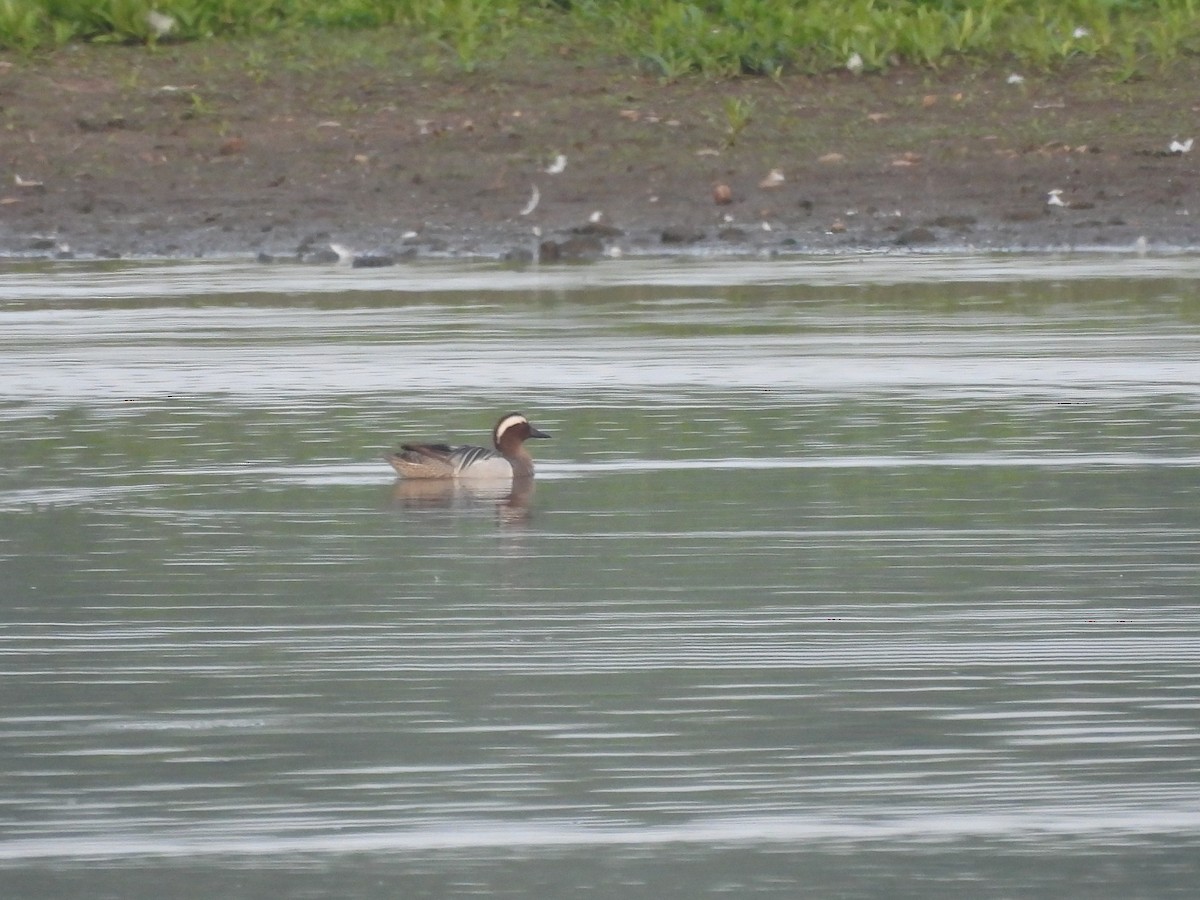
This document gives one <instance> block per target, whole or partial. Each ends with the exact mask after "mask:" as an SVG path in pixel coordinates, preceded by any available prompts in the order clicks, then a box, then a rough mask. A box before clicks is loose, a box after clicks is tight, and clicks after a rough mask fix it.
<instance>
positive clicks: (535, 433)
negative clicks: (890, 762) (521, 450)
mask: <svg viewBox="0 0 1200 900" xmlns="http://www.w3.org/2000/svg"><path fill="white" fill-rule="evenodd" d="M548 437H550V435H548V434H546V432H544V431H539V430H538V429H536V428H534V427H533V425H531V424H530V422H529V419H527V418H525V416H523V415H522V414H521V413H516V412H512V413H507V414H505V415H503V416H501V417H500V421H499V422H497V423H496V427H495V429H493V431H492V442H493V443H494V444H495V445H496V449H497V450H499V451H500V452H501V453H503V452H504V451H505V449H512V450H515V449H516V448H518V447H520V446H521V444H523V443H525V441H527V440H529V438H548Z"/></svg>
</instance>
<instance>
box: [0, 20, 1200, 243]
mask: <svg viewBox="0 0 1200 900" xmlns="http://www.w3.org/2000/svg"><path fill="white" fill-rule="evenodd" d="M379 39H380V40H382V39H383V38H382V37H381V38H379ZM251 49H252V48H251ZM247 52H248V50H247V46H246V45H241V44H237V43H225V44H208V45H203V46H201V45H195V46H180V47H174V48H169V49H168V50H166V51H162V52H159V53H155V54H148V53H146V52H145V51H144V49H143V48H118V47H104V48H97V47H81V48H74V49H73V50H70V51H64V52H61V53H59V54H56V55H55V56H53V57H51V58H49V59H43V60H36V61H29V60H0V107H2V108H3V116H4V120H5V122H6V128H5V129H3V130H2V131H0V153H2V158H3V159H4V160H5V161H6V168H7V171H6V172H5V173H4V181H3V187H0V256H3V257H6V258H15V259H28V258H73V259H114V258H176V259H184V258H187V259H191V258H206V257H225V258H228V257H236V258H258V259H262V260H264V261H270V260H303V261H310V262H314V263H329V262H336V261H338V259H339V253H340V254H341V258H342V259H343V260H344V261H355V262H356V264H358V265H387V264H390V263H395V262H399V261H402V260H405V259H411V258H423V257H435V258H446V257H483V258H492V259H512V260H517V261H524V260H530V259H532V258H534V257H535V256H536V257H538V258H539V259H540V260H541V261H542V262H551V261H555V260H576V259H585V260H586V259H599V258H605V257H614V256H625V255H638V256H647V255H679V254H692V253H704V254H708V255H729V256H745V255H766V254H797V253H854V252H880V251H892V252H931V251H933V252H936V251H947V252H961V251H980V252H1006V251H1023V252H1037V251H1056V252H1057V251H1111V252H1134V251H1150V252H1191V251H1195V250H1197V249H1200V231H1198V229H1197V227H1196V224H1195V217H1196V216H1197V215H1200V177H1198V176H1200V170H1198V166H1197V162H1198V161H1200V149H1198V150H1197V151H1196V153H1192V152H1190V151H1188V152H1174V153H1173V152H1171V151H1170V149H1169V148H1170V145H1171V142H1172V141H1176V142H1183V141H1186V139H1187V138H1189V137H1190V136H1191V131H1192V130H1193V127H1194V126H1200V121H1198V118H1197V110H1198V109H1200V107H1197V106H1195V105H1193V100H1192V98H1191V96H1190V94H1191V85H1192V84H1194V83H1195V81H1194V76H1195V75H1196V74H1200V71H1193V70H1192V69H1185V68H1182V67H1177V69H1176V70H1173V71H1172V72H1170V73H1164V74H1163V76H1162V78H1161V79H1158V80H1148V81H1144V82H1138V83H1133V84H1122V85H1114V84H1113V83H1112V82H1111V81H1110V80H1108V79H1107V78H1106V76H1105V74H1104V73H1103V72H1098V71H1089V70H1081V71H1078V72H1073V73H1060V74H1058V75H1055V76H1054V77H1042V78H1040V79H1035V80H1030V81H1016V80H1014V79H1012V78H1011V77H1010V76H1008V75H1006V74H1005V73H1004V72H1003V71H990V72H980V71H964V72H958V73H930V72H924V71H908V72H904V71H898V72H892V73H889V74H887V75H885V76H874V77H861V78H856V77H851V76H849V75H844V74H843V75H831V76H823V77H815V76H796V77H793V78H787V79H781V80H775V81H772V80H767V79H746V80H739V81H730V82H710V81H702V80H695V81H685V82H676V83H665V82H662V81H661V80H658V79H654V78H651V77H648V76H644V75H639V74H638V73H636V72H634V71H631V69H630V67H629V66H627V65H622V64H619V63H616V62H613V63H605V62H599V63H597V62H595V61H586V62H582V61H578V60H572V59H571V58H569V56H565V57H562V58H551V59H545V60H539V61H537V62H536V64H532V65H527V64H525V63H521V64H518V63H516V62H513V63H509V64H507V65H506V66H498V67H495V68H493V69H492V70H490V71H487V72H483V73H473V74H470V75H467V74H462V73H454V72H442V73H438V74H428V73H424V72H420V71H406V70H404V69H403V67H396V66H388V65H382V66H381V65H379V64H378V63H375V64H372V65H364V64H363V63H361V62H359V61H356V58H355V57H354V56H353V55H352V54H348V53H347V54H341V55H339V54H330V56H331V58H332V59H333V60H334V61H333V62H331V63H330V64H329V65H328V66H325V67H318V66H315V65H312V66H309V67H308V68H303V67H301V68H299V69H297V70H295V71H290V72H289V71H282V70H280V71H272V73H270V74H268V75H265V76H264V75H263V74H262V73H260V72H252V71H250V70H248V68H247V64H246V62H245V60H246V58H247V57H246V54H247ZM389 52H390V51H389ZM397 58H400V57H399V56H397ZM1192 68H1193V69H1195V68H1196V66H1195V65H1193V66H1192ZM1195 130H1196V131H1200V127H1196V128H1195ZM535 201H536V202H535Z"/></svg>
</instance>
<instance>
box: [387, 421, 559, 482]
mask: <svg viewBox="0 0 1200 900" xmlns="http://www.w3.org/2000/svg"><path fill="white" fill-rule="evenodd" d="M548 437H550V435H548V434H546V432H544V431H540V430H539V429H537V428H535V427H534V426H533V425H532V424H531V423H530V421H529V419H528V418H526V417H525V415H524V414H522V413H519V412H510V413H505V414H504V415H502V416H501V417H500V419H499V421H497V422H496V427H495V428H493V429H492V446H493V447H494V448H495V449H489V448H487V447H475V446H471V445H469V444H468V445H464V446H460V447H452V446H450V445H449V444H401V445H400V449H399V450H398V451H396V452H395V453H388V454H386V455H385V456H384V459H386V460H387V461H388V463H390V464H391V466H392V468H393V469H395V470H396V472H397V473H398V474H400V475H402V476H404V477H405V478H460V479H466V478H491V479H497V478H512V479H519V478H532V477H533V457H532V456H530V455H529V451H528V450H526V449H525V441H527V440H528V439H529V438H548Z"/></svg>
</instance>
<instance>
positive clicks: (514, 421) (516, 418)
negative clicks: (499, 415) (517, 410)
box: [493, 414, 529, 443]
mask: <svg viewBox="0 0 1200 900" xmlns="http://www.w3.org/2000/svg"><path fill="white" fill-rule="evenodd" d="M528 421H529V420H528V419H526V418H525V417H524V416H522V415H520V414H513V415H511V416H505V417H504V418H503V419H501V420H500V423H499V424H498V425H497V426H496V433H495V434H494V435H493V437H494V438H495V440H496V442H497V443H499V441H500V436H501V435H502V434H504V432H506V431H508V429H510V428H512V427H513V426H514V425H520V424H522V423H528Z"/></svg>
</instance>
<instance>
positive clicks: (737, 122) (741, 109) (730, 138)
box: [723, 97, 758, 147]
mask: <svg viewBox="0 0 1200 900" xmlns="http://www.w3.org/2000/svg"><path fill="white" fill-rule="evenodd" d="M757 106H758V104H756V103H755V102H754V100H753V99H751V98H749V97H728V98H726V100H725V103H724V104H723V109H724V111H725V126H726V127H725V144H726V146H729V147H732V146H734V145H735V144H736V143H737V142H738V138H740V137H741V136H742V132H743V131H745V130H746V128H747V127H748V126H749V125H750V122H751V121H752V120H753V119H754V113H755V110H756V109H757Z"/></svg>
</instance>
